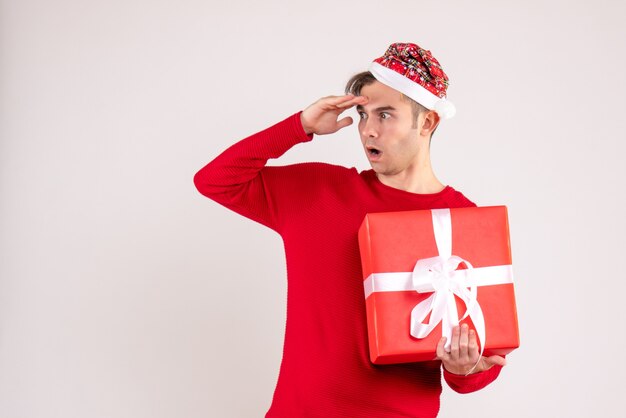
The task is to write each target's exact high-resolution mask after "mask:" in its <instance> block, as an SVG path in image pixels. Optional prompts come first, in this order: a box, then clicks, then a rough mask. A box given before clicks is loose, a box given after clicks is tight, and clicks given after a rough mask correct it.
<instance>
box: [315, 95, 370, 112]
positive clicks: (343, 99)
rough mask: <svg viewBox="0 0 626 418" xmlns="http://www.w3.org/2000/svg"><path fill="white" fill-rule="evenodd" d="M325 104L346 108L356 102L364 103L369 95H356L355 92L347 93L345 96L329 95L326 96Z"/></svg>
mask: <svg viewBox="0 0 626 418" xmlns="http://www.w3.org/2000/svg"><path fill="white" fill-rule="evenodd" d="M324 100H325V102H326V103H325V104H327V105H330V106H333V107H336V108H340V109H345V108H349V107H352V106H354V105H355V104H357V103H359V104H363V103H365V102H367V97H365V96H355V95H353V94H346V95H344V96H328V97H325V98H324Z"/></svg>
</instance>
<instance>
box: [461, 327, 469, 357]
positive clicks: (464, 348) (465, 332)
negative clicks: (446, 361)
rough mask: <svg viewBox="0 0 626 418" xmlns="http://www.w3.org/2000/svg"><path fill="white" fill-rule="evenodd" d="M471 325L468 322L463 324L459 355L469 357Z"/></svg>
mask: <svg viewBox="0 0 626 418" xmlns="http://www.w3.org/2000/svg"><path fill="white" fill-rule="evenodd" d="M468 347H469V327H468V326H467V324H463V325H461V333H460V335H459V356H460V357H461V358H468V357H469V350H468Z"/></svg>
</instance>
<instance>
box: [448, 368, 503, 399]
mask: <svg viewBox="0 0 626 418" xmlns="http://www.w3.org/2000/svg"><path fill="white" fill-rule="evenodd" d="M500 370H502V366H498V365H495V366H493V367H492V368H490V369H489V370H486V371H484V372H480V373H474V374H470V375H468V376H463V375H459V374H454V373H450V372H449V371H447V370H446V369H445V368H443V378H444V379H445V381H446V383H447V384H448V386H450V389H452V390H453V391H455V392H458V393H471V392H476V391H477V390H480V389H482V388H484V387H485V386H487V385H488V384H489V383H491V382H493V381H494V380H496V378H497V377H498V375H499V374H500Z"/></svg>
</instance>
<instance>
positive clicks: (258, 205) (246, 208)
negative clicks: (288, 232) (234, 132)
mask: <svg viewBox="0 0 626 418" xmlns="http://www.w3.org/2000/svg"><path fill="white" fill-rule="evenodd" d="M301 113H302V112H301V111H300V112H297V113H295V114H293V115H291V116H289V117H288V118H286V119H285V120H283V121H281V122H278V123H277V124H275V125H273V126H271V127H269V128H267V129H265V130H263V131H260V132H258V133H256V134H253V135H251V136H249V137H247V138H244V139H242V140H241V141H239V142H237V143H235V144H234V145H232V146H230V147H229V148H228V149H226V150H225V151H224V152H222V153H221V154H220V155H218V156H217V157H216V158H215V159H214V160H213V161H211V162H210V163H208V164H207V165H206V166H205V167H203V168H202V169H201V170H200V171H198V172H197V173H196V175H195V177H194V184H195V186H196V188H197V189H198V191H199V192H200V193H202V194H203V195H204V196H206V197H208V198H210V199H212V200H214V201H216V202H217V203H219V204H221V205H223V206H225V207H227V208H229V209H231V210H233V211H235V212H237V213H239V214H241V215H243V216H246V217H248V218H250V219H252V220H254V221H257V222H259V223H261V224H263V225H265V226H268V227H270V228H272V229H274V230H276V227H277V220H276V207H275V203H276V202H275V199H274V198H273V196H272V193H273V192H274V190H273V189H274V188H273V187H272V184H271V183H272V181H273V180H275V179H279V178H280V175H279V174H280V173H274V172H275V171H280V169H281V168H284V167H266V166H265V165H266V163H267V160H269V159H270V158H278V157H280V156H281V155H283V154H284V153H285V152H287V151H288V150H289V149H290V148H291V147H293V146H294V145H296V144H298V143H301V142H308V141H311V140H312V139H313V135H312V134H310V135H307V134H306V133H305V131H304V129H303V128H302V123H301V121H300V114H301Z"/></svg>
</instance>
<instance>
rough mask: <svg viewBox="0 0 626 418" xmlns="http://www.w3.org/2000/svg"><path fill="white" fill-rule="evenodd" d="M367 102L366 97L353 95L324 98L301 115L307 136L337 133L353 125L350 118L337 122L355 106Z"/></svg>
mask: <svg viewBox="0 0 626 418" xmlns="http://www.w3.org/2000/svg"><path fill="white" fill-rule="evenodd" d="M367 100H368V99H367V97H365V96H354V95H352V94H347V95H345V96H328V97H323V98H321V99H319V100H318V101H316V102H315V103H313V104H312V105H310V106H309V107H307V108H306V109H304V111H303V112H302V113H301V114H300V120H301V121H302V127H303V128H304V131H305V132H306V133H307V135H309V134H316V135H326V134H332V133H334V132H337V131H338V130H339V129H341V128H345V127H346V126H350V125H352V118H351V117H350V116H348V117H345V118H343V119H341V120H337V118H338V117H339V115H340V114H341V113H343V111H344V110H346V109H349V108H351V107H352V106H354V105H359V104H365V103H367Z"/></svg>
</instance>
